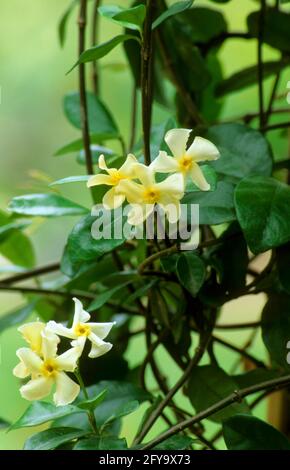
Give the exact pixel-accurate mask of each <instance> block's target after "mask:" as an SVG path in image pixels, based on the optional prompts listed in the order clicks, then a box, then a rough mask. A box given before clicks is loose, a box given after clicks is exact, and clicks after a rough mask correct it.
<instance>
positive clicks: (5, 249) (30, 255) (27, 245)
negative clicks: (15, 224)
mask: <svg viewBox="0 0 290 470" xmlns="http://www.w3.org/2000/svg"><path fill="white" fill-rule="evenodd" d="M0 253H1V255H2V256H4V257H5V258H7V259H8V260H9V261H11V262H12V263H14V264H17V265H19V266H24V267H25V268H33V267H34V265H35V253H34V249H33V246H32V243H31V241H30V239H29V238H28V237H27V235H25V234H24V233H23V232H21V231H20V230H14V231H13V233H12V234H10V235H9V238H8V239H6V240H5V241H4V242H3V243H0Z"/></svg>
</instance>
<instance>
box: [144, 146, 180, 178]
mask: <svg viewBox="0 0 290 470" xmlns="http://www.w3.org/2000/svg"><path fill="white" fill-rule="evenodd" d="M150 167H152V168H153V169H154V171H156V172H157V171H158V172H160V173H173V172H174V171H177V170H178V162H177V161H176V159H175V158H172V157H170V156H169V155H167V153H166V152H164V151H160V152H159V155H158V157H157V158H155V160H153V162H152V163H151V164H150Z"/></svg>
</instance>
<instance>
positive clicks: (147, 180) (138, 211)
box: [119, 163, 184, 225]
mask: <svg viewBox="0 0 290 470" xmlns="http://www.w3.org/2000/svg"><path fill="white" fill-rule="evenodd" d="M133 171H134V174H135V178H138V179H139V181H140V183H137V182H135V181H128V180H124V181H121V182H120V184H119V190H120V191H122V194H125V195H126V198H127V201H128V202H129V204H130V205H131V206H132V207H131V210H130V212H129V213H128V223H129V224H131V225H139V224H141V223H142V222H143V221H144V220H146V219H147V217H149V215H150V214H151V213H152V212H153V210H154V206H155V204H158V205H159V206H160V207H161V208H162V209H163V210H164V212H165V213H166V215H167V217H168V220H169V221H170V222H171V223H175V222H176V221H177V220H178V219H179V217H180V199H181V198H182V197H183V195H184V181H183V178H182V175H181V174H178V173H176V174H174V175H171V176H169V177H167V178H166V179H165V180H164V181H162V182H161V183H157V182H156V181H155V172H154V169H153V167H152V166H151V165H150V166H146V165H143V164H142V163H136V164H135V165H133Z"/></svg>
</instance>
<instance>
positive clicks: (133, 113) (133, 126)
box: [129, 84, 138, 152]
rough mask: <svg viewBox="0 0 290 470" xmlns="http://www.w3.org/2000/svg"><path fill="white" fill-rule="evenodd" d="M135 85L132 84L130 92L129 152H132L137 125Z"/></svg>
mask: <svg viewBox="0 0 290 470" xmlns="http://www.w3.org/2000/svg"><path fill="white" fill-rule="evenodd" d="M137 96H138V94H137V86H136V85H135V84H134V85H133V92H132V111H131V132H130V142H129V152H132V150H133V148H134V145H135V139H136V127H137Z"/></svg>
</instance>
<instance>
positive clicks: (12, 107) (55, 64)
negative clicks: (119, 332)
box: [0, 0, 289, 449]
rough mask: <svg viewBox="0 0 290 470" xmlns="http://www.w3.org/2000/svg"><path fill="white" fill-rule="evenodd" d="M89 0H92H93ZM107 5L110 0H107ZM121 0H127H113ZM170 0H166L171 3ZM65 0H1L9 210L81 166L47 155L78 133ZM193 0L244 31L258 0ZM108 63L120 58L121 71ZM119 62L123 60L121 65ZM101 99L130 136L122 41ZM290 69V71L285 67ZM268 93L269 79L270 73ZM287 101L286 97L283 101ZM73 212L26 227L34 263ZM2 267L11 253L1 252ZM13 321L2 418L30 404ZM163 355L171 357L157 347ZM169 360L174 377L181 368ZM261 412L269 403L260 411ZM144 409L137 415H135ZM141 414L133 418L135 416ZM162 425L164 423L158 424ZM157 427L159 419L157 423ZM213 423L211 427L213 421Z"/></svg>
mask: <svg viewBox="0 0 290 470" xmlns="http://www.w3.org/2000/svg"><path fill="white" fill-rule="evenodd" d="M91 3H92V2H91ZM103 3H106V4H112V3H114V2H113V1H112V0H110V1H107V0H106V1H104V2H103ZM116 3H118V4H119V5H121V6H126V5H128V4H129V2H128V1H127V0H126V1H124V0H122V1H120V0H119V2H116ZM170 3H174V2H172V1H171V2H168V4H170ZM68 4H69V2H68V1H67V0H41V1H39V0H26V1H25V2H20V1H19V0H1V5H0V60H1V78H0V88H1V105H0V155H1V171H0V201H1V204H0V208H1V209H5V208H6V207H7V204H8V202H9V200H10V198H11V197H13V196H15V195H18V194H23V193H29V192H31V191H39V192H43V191H46V190H47V184H48V182H49V181H53V180H56V179H59V178H61V177H65V176H70V175H78V174H82V173H84V167H81V166H79V165H78V164H77V163H76V162H75V158H74V155H67V156H64V157H53V154H54V152H55V151H56V150H57V149H58V148H60V147H61V146H63V145H64V144H66V143H68V142H70V141H71V140H73V139H76V138H78V137H79V133H78V132H77V131H76V130H75V129H74V128H72V127H71V126H70V124H69V123H68V122H67V121H66V119H65V117H64V115H63V113H62V98H63V96H64V94H65V93H67V92H68V91H73V90H76V88H77V72H76V71H74V72H72V73H71V74H70V75H68V76H66V75H65V73H66V71H67V70H68V69H69V68H70V66H71V65H72V63H73V62H74V61H75V59H76V51H77V35H76V12H75V13H74V14H73V15H72V17H71V19H70V22H69V25H68V30H67V41H66V44H65V47H64V48H63V49H61V48H60V46H59V42H58V36H57V24H58V21H59V18H60V16H61V15H62V13H63V11H64V10H65V8H66V7H67V6H68ZM195 5H202V6H206V5H210V6H211V7H212V8H217V9H221V10H222V11H224V14H225V16H226V19H227V21H228V23H229V27H230V30H233V31H234V30H235V31H243V30H245V18H246V16H247V14H248V13H249V12H250V11H252V10H254V9H256V8H257V2H256V1H254V0H243V1H242V2H241V0H232V1H231V2H230V3H229V4H226V5H225V6H224V7H223V5H222V4H218V3H213V2H210V1H204V0H200V1H198V0H197V1H196V2H195ZM117 33H119V28H118V26H115V25H114V24H112V23H110V22H108V21H106V20H103V19H102V20H101V39H102V40H106V39H109V38H111V37H112V36H113V35H115V34H117ZM219 56H220V58H221V60H222V64H223V70H224V75H225V76H228V75H229V74H230V73H232V72H234V71H237V70H239V69H242V68H243V67H244V66H247V65H252V64H254V63H255V60H256V45H255V42H254V41H244V42H243V41H241V40H233V41H231V42H230V44H228V45H226V46H224V47H222V48H221V50H220V52H219ZM265 57H266V58H276V57H277V56H276V54H275V53H274V52H273V51H271V50H270V49H269V48H265ZM112 64H118V71H117V70H116V67H113V66H112ZM119 64H123V65H124V67H119ZM100 72H101V93H102V98H103V100H104V101H105V103H106V104H107V106H108V107H109V108H110V110H111V111H112V113H113V115H114V116H115V119H116V121H117V122H118V125H119V127H120V128H121V130H122V132H123V134H124V137H125V139H128V129H129V123H130V99H131V93H132V80H131V76H130V73H129V70H128V68H126V66H125V57H124V54H123V50H122V48H121V47H119V48H117V49H116V50H114V51H113V52H112V53H111V54H110V55H109V56H108V57H106V58H105V59H103V60H102V61H101V62H100ZM288 75H289V74H288ZM287 81H288V78H287V71H286V72H284V74H283V77H282V81H281V89H280V91H281V92H283V91H284V92H286V85H287ZM266 84H267V93H268V95H269V89H270V88H269V85H270V84H271V79H270V80H267V81H266ZM283 104H285V103H283ZM256 106H257V90H256V89H255V88H249V89H247V90H246V91H243V92H241V93H236V94H234V95H232V96H231V97H230V98H229V99H227V101H226V103H225V106H224V109H223V118H224V119H229V118H231V117H236V116H239V115H242V114H243V113H248V112H251V111H253V110H255V109H256ZM168 113H169V111H168V110H165V109H161V108H155V109H154V121H155V122H157V123H158V122H160V121H162V120H163V119H165V118H166V117H168V116H169V114H168ZM271 140H272V144H273V146H274V149H275V156H276V158H277V159H279V158H283V156H284V157H285V156H286V152H287V139H285V137H284V136H283V135H281V133H279V132H278V133H272V134H271ZM62 193H63V194H64V195H65V196H69V197H70V198H71V199H74V200H76V201H78V202H80V203H82V204H89V195H88V192H87V190H86V188H85V187H84V185H82V184H77V185H67V186H66V187H64V189H63V190H62ZM74 222H75V219H70V218H68V219H66V220H65V221H64V220H61V221H59V220H57V219H56V220H48V221H47V222H45V223H43V224H42V223H40V221H39V223H38V222H36V223H35V224H33V227H32V228H29V233H30V234H31V236H32V239H33V241H34V244H35V249H36V256H37V264H38V265H41V264H43V263H45V262H49V261H57V260H58V259H59V258H60V255H61V252H62V249H63V245H64V241H65V239H66V237H67V234H68V232H69V230H70V228H71V227H72V226H73V224H74ZM0 263H1V265H5V266H6V265H7V264H8V263H7V260H4V259H1V258H0ZM22 303H23V301H22V300H21V297H20V296H19V295H16V294H13V295H12V294H11V293H2V292H1V303H0V315H1V314H4V313H7V312H8V311H10V310H12V309H13V308H14V307H16V306H18V305H22ZM263 303H264V299H263V297H254V298H253V297H246V298H243V300H239V301H235V302H231V305H228V306H227V307H226V309H225V311H224V312H223V321H227V320H229V321H230V322H233V321H240V320H241V319H242V320H244V321H248V320H251V321H254V320H255V319H257V318H258V317H259V314H260V312H261V309H262V307H263ZM248 334H249V333H246V332H242V333H240V332H239V333H231V334H230V333H227V334H225V335H224V337H227V338H229V339H231V340H232V341H233V342H237V343H238V344H241V345H242V344H243V343H244V342H245V339H246V338H247V336H248ZM22 344H23V343H22V340H21V338H20V337H19V335H18V333H17V332H16V328H15V329H14V328H13V329H10V330H7V331H5V333H4V334H2V336H1V364H0V383H1V387H0V417H2V418H5V419H7V420H9V421H13V420H15V419H16V418H17V417H18V416H19V415H20V414H21V413H22V412H23V411H24V409H25V408H26V406H27V402H25V401H24V400H23V399H21V397H20V395H19V391H18V388H19V387H18V381H17V379H16V378H15V377H13V375H12V368H13V367H14V366H15V364H16V362H17V360H16V356H15V350H16V349H17V348H18V347H20V346H21V345H22ZM253 347H254V350H255V352H256V354H259V353H261V354H262V350H263V348H262V344H261V341H260V338H257V341H256V342H255V344H254V346H253ZM142 351H144V345H143V343H142V341H141V340H139V339H136V340H134V341H133V342H132V345H131V346H130V349H129V350H128V353H127V358H128V359H129V360H130V362H131V363H132V364H133V365H134V364H136V363H137V362H138V359H139V358H141V357H142ZM218 352H219V354H220V356H219V357H220V358H221V364H222V365H223V367H224V368H226V369H227V370H229V369H230V367H231V365H232V364H233V363H234V362H235V359H236V358H235V356H234V355H233V354H232V353H228V352H227V351H225V350H224V349H223V348H219V349H218ZM160 354H161V359H162V360H164V361H168V358H167V357H166V356H165V353H164V352H162V351H161V353H160ZM169 367H172V374H171V377H172V382H174V380H175V379H176V377H177V373H178V372H177V371H176V370H175V368H174V367H173V366H172V365H171V363H170V365H169ZM258 413H259V414H260V415H261V416H263V415H265V406H262V407H260V408H259V409H258ZM139 415H140V413H139ZM139 415H138V416H139ZM136 423H137V420H136V415H133V416H131V417H129V418H128V419H127V420H126V422H125V425H124V429H123V434H124V435H126V436H127V437H129V438H130V437H132V436H133V434H134V428H135V425H136ZM159 426H160V425H159ZM161 428H162V426H161ZM211 429H214V428H211ZM33 432H34V431H33V430H32V431H31V430H30V431H25V432H24V431H13V432H11V433H8V434H7V433H5V432H1V434H0V449H20V448H22V446H23V442H24V439H25V437H26V436H27V435H29V434H31V433H33Z"/></svg>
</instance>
